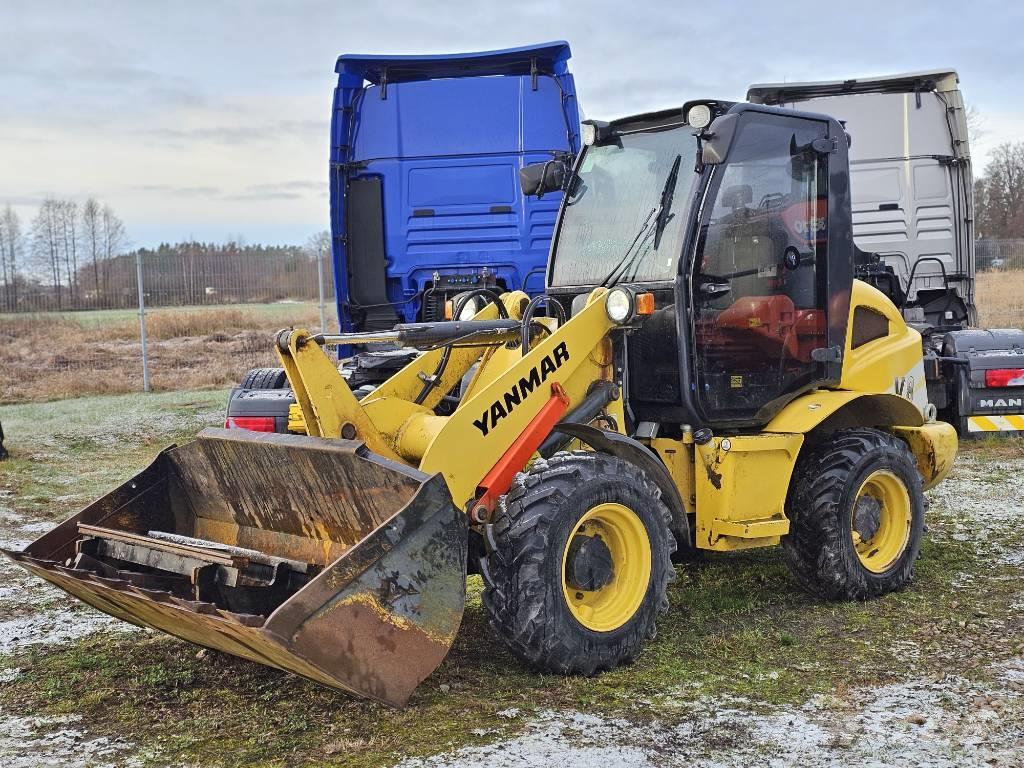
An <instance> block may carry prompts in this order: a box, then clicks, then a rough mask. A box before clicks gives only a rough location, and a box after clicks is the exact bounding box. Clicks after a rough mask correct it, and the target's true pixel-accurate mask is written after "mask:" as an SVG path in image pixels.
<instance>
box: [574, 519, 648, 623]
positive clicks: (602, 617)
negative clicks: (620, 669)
mask: <svg viewBox="0 0 1024 768" xmlns="http://www.w3.org/2000/svg"><path fill="white" fill-rule="evenodd" d="M581 536H589V537H599V538H600V540H601V542H603V543H604V546H606V547H607V555H609V556H610V561H611V575H610V580H609V581H608V582H607V583H606V584H604V585H602V586H601V587H600V588H598V589H593V590H585V589H581V588H578V586H574V585H573V584H572V583H571V576H570V573H571V571H570V570H568V569H569V565H570V564H569V552H570V549H572V547H573V542H574V540H575V541H576V542H577V544H579V542H580V541H581V540H580V539H578V537H581ZM650 580H651V541H650V538H649V537H648V535H647V529H646V528H645V527H644V524H643V521H641V520H640V518H639V517H637V515H636V513H635V512H633V510H631V509H629V507H626V506H623V505H622V504H614V503H606V504H598V505H597V506H596V507H592V508H591V509H590V510H589V511H588V512H587V513H586V514H585V515H583V517H581V518H580V520H579V522H578V523H576V527H575V528H573V530H572V533H570V534H569V538H568V540H567V541H566V545H565V549H564V551H563V552H562V593H563V594H564V595H565V602H566V605H568V606H569V611H570V612H571V613H572V615H573V616H574V617H575V619H576V620H577V621H578V622H579V623H580V624H582V625H583V626H584V627H586V628H587V629H589V630H592V631H594V632H611V631H613V630H616V629H618V628H619V627H621V626H622V625H623V624H625V623H626V622H628V621H629V620H630V619H631V618H633V614H635V613H636V611H637V609H638V608H639V607H640V605H641V603H643V601H644V595H646V594H647V587H648V585H649V583H650Z"/></svg>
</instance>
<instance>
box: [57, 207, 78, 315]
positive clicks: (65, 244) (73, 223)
mask: <svg viewBox="0 0 1024 768" xmlns="http://www.w3.org/2000/svg"><path fill="white" fill-rule="evenodd" d="M57 216H58V226H59V227H60V241H61V249H62V251H63V252H64V272H65V274H66V275H67V277H68V291H69V292H70V293H71V300H72V302H76V301H77V300H78V203H76V202H75V201H74V200H59V201H57Z"/></svg>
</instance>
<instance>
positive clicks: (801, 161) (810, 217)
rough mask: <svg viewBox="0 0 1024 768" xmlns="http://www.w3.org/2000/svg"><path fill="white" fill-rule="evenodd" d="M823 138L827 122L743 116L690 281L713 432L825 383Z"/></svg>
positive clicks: (720, 171) (710, 198)
mask: <svg viewBox="0 0 1024 768" xmlns="http://www.w3.org/2000/svg"><path fill="white" fill-rule="evenodd" d="M827 139H828V123H825V122H818V121H813V120H806V119H795V118H790V117H783V116H780V115H772V114H765V113H758V112H744V113H742V114H741V115H740V122H739V127H738V132H737V135H736V138H735V139H734V142H733V144H732V146H731V147H730V149H729V154H728V157H727V159H726V163H725V164H724V165H721V166H717V167H716V168H715V169H714V173H713V176H712V179H711V181H710V183H709V186H708V191H707V193H706V196H705V201H704V204H703V206H702V211H701V214H700V231H699V235H698V239H697V245H696V251H695V254H694V259H693V261H692V262H691V270H692V271H691V275H690V278H691V282H690V286H691V288H690V290H691V295H692V307H693V346H692V348H693V350H694V361H693V366H694V374H695V381H696V383H697V391H696V392H695V395H696V397H697V401H698V403H699V405H700V406H701V409H702V410H703V411H704V413H705V414H706V415H707V416H708V418H709V420H710V421H711V422H712V423H716V422H717V423H722V422H733V423H741V422H753V421H765V420H767V418H768V416H767V415H766V411H769V410H773V409H772V408H771V406H772V405H775V406H777V407H781V405H782V404H783V403H784V402H785V401H786V400H788V399H790V397H792V396H795V395H796V394H797V393H799V392H801V391H803V390H806V389H808V388H810V387H812V386H815V385H818V384H820V383H823V382H824V381H826V380H827V379H828V378H829V374H830V371H829V368H828V365H827V363H828V353H827V348H828V347H829V337H830V335H831V334H830V333H829V326H828V316H827V314H828V308H829V300H828V296H829V293H830V291H829V285H828V277H829V275H828V269H827V258H828V250H829V248H828V239H829V238H828V217H829V192H828V186H829V177H828V168H827V165H828V163H827V153H824V154H823V153H822V150H823V149H825V148H826V147H831V146H832V144H831V141H822V140H827ZM847 279H848V278H847ZM846 289H847V291H848V286H847V287H846Z"/></svg>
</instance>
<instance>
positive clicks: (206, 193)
mask: <svg viewBox="0 0 1024 768" xmlns="http://www.w3.org/2000/svg"><path fill="white" fill-rule="evenodd" d="M131 190H132V191H133V192H145V193H148V194H158V195H165V196H169V197H184V198H189V197H193V198H210V197H220V196H221V189H220V187H204V186H196V187H187V186H176V185H173V184H136V185H133V186H132V187H131Z"/></svg>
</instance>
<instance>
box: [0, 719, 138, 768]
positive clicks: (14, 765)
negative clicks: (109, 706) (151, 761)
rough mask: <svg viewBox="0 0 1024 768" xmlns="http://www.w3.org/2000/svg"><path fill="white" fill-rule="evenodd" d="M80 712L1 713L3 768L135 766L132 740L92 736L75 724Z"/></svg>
mask: <svg viewBox="0 0 1024 768" xmlns="http://www.w3.org/2000/svg"><path fill="white" fill-rule="evenodd" d="M80 719H81V718H80V717H79V716H78V715H63V716H60V717H17V716H13V715H7V714H4V713H3V712H0V759H2V760H3V764H4V768H39V767H40V766H46V767H47V768H115V766H116V768H136V766H138V767H141V766H142V765H143V761H142V760H141V759H139V758H137V757H131V756H129V755H127V754H126V753H128V752H133V751H134V747H133V745H132V744H131V743H129V742H127V741H125V740H123V739H108V738H107V737H105V736H100V737H95V738H94V737H90V736H88V735H87V734H86V733H85V732H84V731H82V730H80V729H78V728H75V727H72V724H74V723H77V722H78V721H79V720H80Z"/></svg>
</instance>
